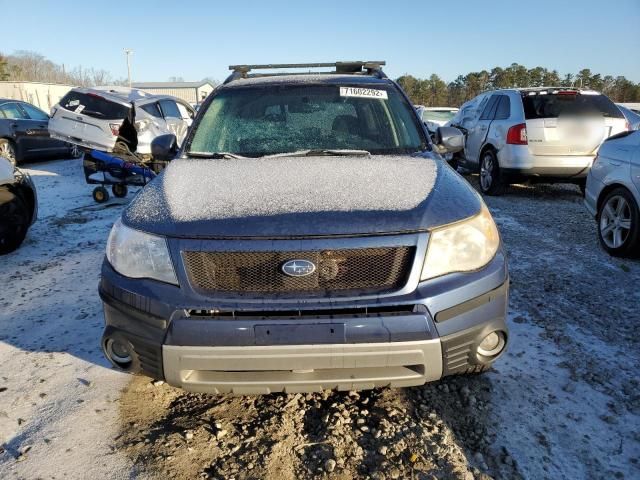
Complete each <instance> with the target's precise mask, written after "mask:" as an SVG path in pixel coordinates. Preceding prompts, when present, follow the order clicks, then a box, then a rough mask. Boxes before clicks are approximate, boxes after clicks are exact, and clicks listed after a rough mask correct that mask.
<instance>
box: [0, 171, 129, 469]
mask: <svg viewBox="0 0 640 480" xmlns="http://www.w3.org/2000/svg"><path fill="white" fill-rule="evenodd" d="M27 171H28V172H29V173H31V174H32V176H33V180H34V182H35V183H36V188H37V190H38V197H39V208H40V211H39V215H38V216H39V218H38V221H37V222H36V223H35V224H34V226H33V227H32V228H31V230H30V231H29V233H28V236H27V239H26V241H25V243H24V244H23V245H22V247H21V248H20V249H19V250H17V251H16V252H14V253H12V254H10V255H7V256H3V257H0V285H1V287H0V365H2V369H1V372H0V388H1V389H2V392H1V393H0V445H1V449H0V452H1V453H0V478H3V479H9V478H26V479H32V478H39V477H41V478H62V477H65V476H66V477H67V478H90V477H93V478H129V470H130V464H129V462H128V461H127V459H125V458H122V457H121V456H118V455H117V454H114V453H113V452H112V450H111V445H112V444H113V439H114V437H115V436H116V435H118V422H117V416H118V407H117V401H118V398H119V395H120V390H121V389H122V388H123V387H124V386H125V385H126V383H127V380H128V378H127V377H126V376H123V375H121V374H118V373H116V372H115V371H114V370H112V369H111V368H109V366H108V364H107V362H106V361H105V360H104V358H103V356H102V354H101V352H100V348H99V340H100V335H101V332H102V313H101V304H100V302H99V299H98V296H97V286H98V278H99V272H100V264H101V262H102V257H103V252H104V244H105V240H106V238H107V235H108V232H109V229H110V227H111V225H112V224H113V222H114V220H115V219H116V218H117V216H118V215H119V213H120V210H121V208H122V206H121V205H118V204H115V202H114V203H112V204H111V205H108V206H107V207H106V208H105V206H99V207H97V206H96V204H95V203H94V202H93V199H92V197H91V188H90V187H89V186H88V185H86V184H85V182H84V177H83V176H82V173H81V172H82V167H81V161H80V160H65V161H52V162H46V163H38V164H33V165H30V166H29V168H28V169H27Z"/></svg>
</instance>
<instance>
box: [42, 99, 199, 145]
mask: <svg viewBox="0 0 640 480" xmlns="http://www.w3.org/2000/svg"><path fill="white" fill-rule="evenodd" d="M194 115H195V112H194V110H193V108H192V107H191V106H190V105H189V104H188V103H186V102H183V101H182V100H179V99H178V98H175V97H172V96H169V95H151V94H148V93H146V92H144V91H142V90H136V89H130V88H123V87H95V88H74V89H73V90H71V91H70V92H69V93H67V94H66V95H65V96H64V97H63V98H62V100H60V103H58V104H57V105H55V106H54V107H53V108H52V109H51V119H50V120H49V133H50V135H51V136H52V137H54V138H57V139H60V140H64V141H66V142H69V143H73V144H76V145H80V146H82V147H84V148H87V149H96V150H101V151H106V152H111V151H113V150H114V148H115V146H116V142H119V143H125V144H126V146H127V148H128V149H129V150H131V151H132V152H136V153H138V154H139V155H142V156H149V155H150V154H151V141H152V140H153V139H154V138H156V137H158V136H159V135H164V134H167V133H172V134H174V135H175V136H176V138H177V140H178V142H181V141H182V140H183V139H184V137H185V136H186V133H187V129H188V128H189V125H191V121H192V119H193V117H194Z"/></svg>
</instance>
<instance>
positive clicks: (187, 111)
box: [176, 103, 194, 120]
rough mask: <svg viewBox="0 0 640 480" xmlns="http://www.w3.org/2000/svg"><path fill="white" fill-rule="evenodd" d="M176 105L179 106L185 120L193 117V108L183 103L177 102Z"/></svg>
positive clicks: (181, 116) (181, 115)
mask: <svg viewBox="0 0 640 480" xmlns="http://www.w3.org/2000/svg"><path fill="white" fill-rule="evenodd" d="M176 105H177V106H178V110H179V111H180V118H182V119H183V120H189V119H191V118H193V116H194V115H193V111H192V110H191V109H189V108H187V107H186V106H185V105H183V104H181V103H176Z"/></svg>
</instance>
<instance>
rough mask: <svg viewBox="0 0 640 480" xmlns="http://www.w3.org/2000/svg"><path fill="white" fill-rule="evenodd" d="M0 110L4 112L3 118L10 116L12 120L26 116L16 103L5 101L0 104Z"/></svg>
mask: <svg viewBox="0 0 640 480" xmlns="http://www.w3.org/2000/svg"><path fill="white" fill-rule="evenodd" d="M0 111H1V112H2V113H3V114H4V117H5V118H10V119H12V120H13V119H15V120H22V119H26V118H27V116H26V115H25V113H24V111H23V110H22V109H21V108H20V106H19V105H18V104H17V103H13V102H12V103H5V104H4V105H2V106H0Z"/></svg>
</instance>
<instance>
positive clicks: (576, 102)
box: [522, 92, 624, 120]
mask: <svg viewBox="0 0 640 480" xmlns="http://www.w3.org/2000/svg"><path fill="white" fill-rule="evenodd" d="M522 104H523V106H524V117H525V118H526V119H527V120H533V119H536V118H558V117H559V116H561V115H580V116H590V115H598V116H603V117H609V118H624V116H623V115H622V112H620V110H619V109H618V107H616V106H615V104H614V103H613V102H612V101H611V100H609V98H608V97H607V96H605V95H589V94H584V93H582V94H581V93H576V92H566V93H565V92H560V93H548V94H535V95H528V94H524V95H523V96H522Z"/></svg>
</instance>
